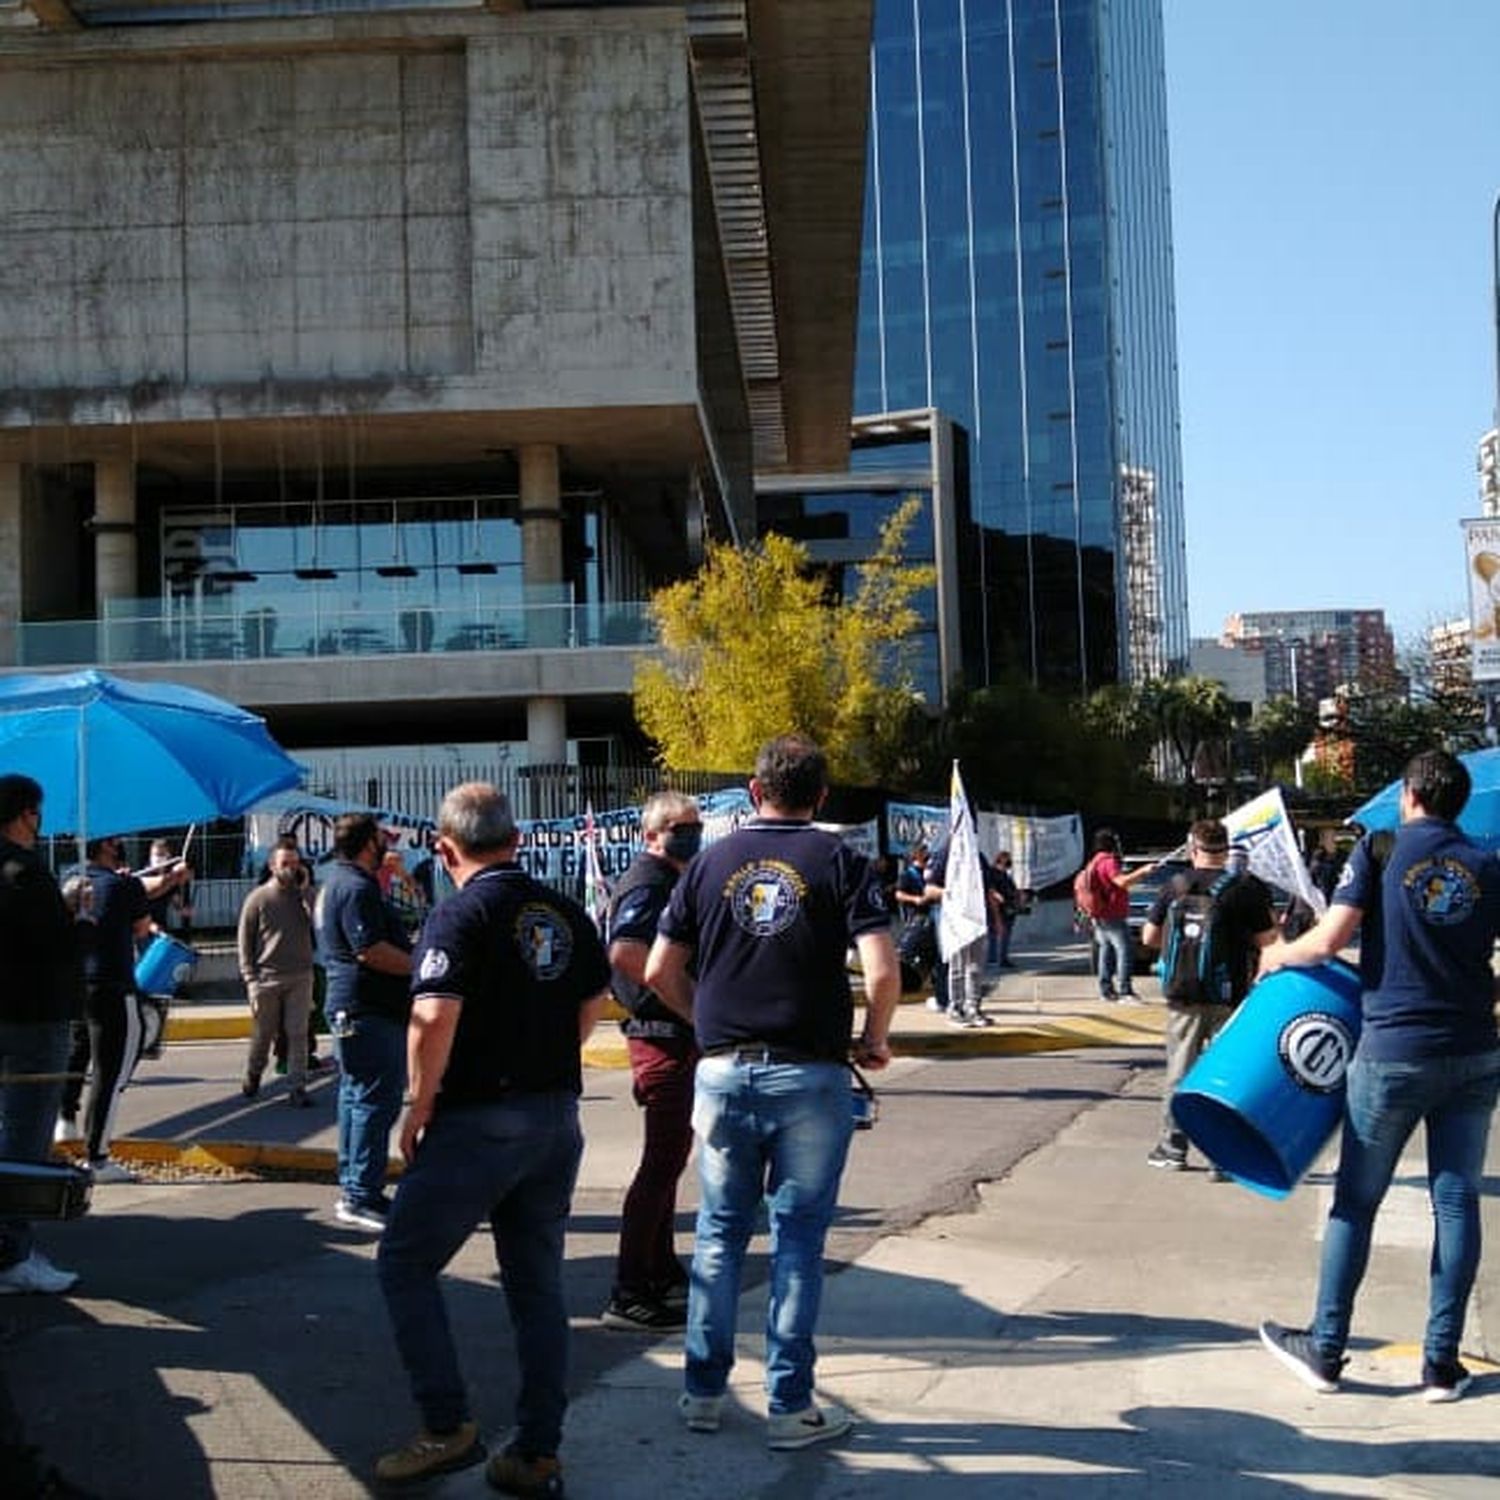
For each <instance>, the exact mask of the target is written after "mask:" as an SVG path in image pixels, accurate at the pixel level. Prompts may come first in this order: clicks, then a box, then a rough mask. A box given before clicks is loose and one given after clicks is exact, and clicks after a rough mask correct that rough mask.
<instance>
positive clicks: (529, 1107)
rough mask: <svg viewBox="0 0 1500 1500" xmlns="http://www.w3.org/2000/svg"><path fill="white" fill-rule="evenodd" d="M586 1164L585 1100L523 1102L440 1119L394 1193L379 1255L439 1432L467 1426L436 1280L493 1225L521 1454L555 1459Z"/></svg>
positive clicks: (408, 1362)
mask: <svg viewBox="0 0 1500 1500" xmlns="http://www.w3.org/2000/svg"><path fill="white" fill-rule="evenodd" d="M582 1154H583V1134H582V1132H581V1131H580V1129H579V1126H578V1099H577V1097H576V1096H575V1095H574V1094H571V1093H547V1094H515V1095H512V1096H511V1097H510V1098H508V1099H505V1100H502V1101H501V1102H499V1103H497V1104H476V1105H469V1106H465V1107H463V1108H459V1109H451V1110H445V1111H443V1112H442V1113H440V1114H438V1115H435V1116H434V1117H433V1120H432V1123H431V1124H430V1125H429V1126H428V1127H427V1130H426V1132H425V1133H424V1134H423V1136H422V1140H421V1143H420V1144H419V1145H418V1147H417V1154H416V1157H415V1159H414V1160H413V1161H412V1164H411V1166H410V1167H408V1168H407V1170H406V1172H405V1173H404V1174H403V1176H402V1178H401V1182H400V1185H399V1186H398V1187H397V1189H396V1201H395V1202H394V1203H393V1204H392V1205H391V1214H390V1220H389V1222H388V1223H387V1225H386V1229H385V1233H384V1235H383V1236H382V1237H381V1240H380V1249H379V1251H378V1253H377V1256H376V1261H377V1267H378V1270H379V1273H380V1289H381V1291H382V1292H384V1293H385V1305H386V1310H387V1311H388V1312H389V1314H390V1318H391V1326H392V1328H393V1329H394V1331H395V1335H396V1346H397V1348H398V1349H399V1350H400V1353H401V1363H402V1364H403V1365H404V1366H405V1367H406V1373H407V1377H408V1378H409V1379H410V1381H411V1388H412V1395H413V1396H414V1397H415V1398H416V1402H417V1405H418V1407H419V1408H420V1409H421V1412H422V1420H423V1422H424V1423H425V1424H426V1427H427V1429H428V1431H429V1432H451V1431H452V1430H453V1428H455V1427H456V1426H458V1424H459V1423H460V1422H466V1421H467V1420H468V1419H469V1404H468V1398H467V1396H466V1395H465V1392H464V1384H463V1377H462V1375H460V1373H459V1369H458V1355H457V1353H456V1351H455V1349H454V1347H453V1334H452V1332H451V1330H450V1328H449V1325H448V1313H447V1309H446V1308H445V1306H444V1304H443V1294H442V1292H441V1290H440V1289H439V1286H438V1277H439V1276H440V1275H441V1274H442V1271H443V1268H444V1267H445V1266H446V1265H447V1264H448V1262H449V1261H450V1260H452V1259H453V1257H454V1255H456V1254H457V1253H458V1250H459V1248H460V1247H461V1246H462V1245H463V1243H464V1241H465V1240H466V1239H468V1237H469V1236H470V1235H471V1234H472V1233H473V1232H474V1226H475V1225H476V1224H477V1223H478V1222H479V1221H480V1220H481V1219H483V1218H488V1219H489V1221H490V1230H491V1232H492V1233H493V1234H494V1237H495V1259H496V1260H497V1261H498V1262H499V1265H500V1277H501V1281H502V1282H503V1284H504V1287H505V1301H506V1306H507V1307H508V1309H509V1311H510V1322H511V1327H512V1328H513V1329H514V1330H515V1340H516V1357H517V1360H518V1361H519V1363H520V1367H521V1389H520V1394H519V1395H518V1396H517V1398H516V1425H517V1427H518V1429H519V1431H518V1433H517V1438H516V1441H517V1444H518V1445H519V1447H520V1448H521V1450H522V1452H523V1453H525V1454H527V1455H528V1456H530V1457H535V1456H537V1455H539V1454H545V1455H551V1454H554V1453H556V1452H557V1448H558V1444H559V1443H560V1442H561V1440H562V1423H563V1413H564V1411H566V1409H567V1405H568V1397H567V1378H568V1310H567V1306H566V1304H565V1303H564V1301H563V1288H562V1268H563V1236H564V1231H565V1229H566V1228H567V1222H568V1210H569V1207H570V1205H571V1203H572V1198H573V1183H574V1181H575V1179H576V1178H577V1176H578V1162H579V1158H580V1157H581V1156H582Z"/></svg>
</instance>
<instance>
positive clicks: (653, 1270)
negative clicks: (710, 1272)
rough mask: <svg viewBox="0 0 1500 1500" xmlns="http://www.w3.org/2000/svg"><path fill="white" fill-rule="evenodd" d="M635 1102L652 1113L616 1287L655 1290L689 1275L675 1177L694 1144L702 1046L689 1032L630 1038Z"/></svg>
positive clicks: (623, 1219) (628, 1201) (625, 1220)
mask: <svg viewBox="0 0 1500 1500" xmlns="http://www.w3.org/2000/svg"><path fill="white" fill-rule="evenodd" d="M626 1046H627V1047H628V1048H629V1049H630V1071H631V1073H632V1074H633V1075H634V1078H635V1102H636V1103H637V1104H639V1105H640V1106H641V1108H642V1109H643V1110H645V1112H646V1140H645V1144H644V1146H643V1147H642V1149H641V1164H640V1166H639V1167H637V1168H636V1173H635V1180H634V1181H633V1182H632V1183H631V1184H630V1190H629V1191H628V1192H627V1193H626V1194H625V1207H624V1209H623V1210H622V1212H621V1215H620V1259H619V1264H618V1265H617V1267H616V1269H615V1288H616V1290H617V1291H620V1292H630V1293H634V1294H636V1295H637V1296H646V1297H651V1296H657V1295H660V1293H661V1292H663V1291H665V1290H666V1289H667V1288H668V1287H671V1286H676V1285H681V1284H684V1283H686V1281H687V1273H686V1271H685V1270H684V1269H683V1266H682V1262H681V1261H679V1260H678V1259H677V1249H676V1244H675V1241H674V1237H673V1230H674V1227H675V1220H676V1218H677V1180H678V1178H680V1177H681V1176H682V1169H683V1168H684V1167H685V1166H686V1165H687V1159H688V1154H689V1152H691V1151H692V1149H693V1070H694V1068H695V1067H696V1066H697V1063H698V1049H697V1047H696V1046H695V1045H694V1044H693V1042H692V1040H691V1039H690V1038H684V1039H682V1040H661V1041H656V1040H649V1041H648V1040H644V1039H641V1038H637V1037H630V1038H628V1039H627V1041H626Z"/></svg>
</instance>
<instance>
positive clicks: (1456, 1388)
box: [1422, 1375, 1474, 1406]
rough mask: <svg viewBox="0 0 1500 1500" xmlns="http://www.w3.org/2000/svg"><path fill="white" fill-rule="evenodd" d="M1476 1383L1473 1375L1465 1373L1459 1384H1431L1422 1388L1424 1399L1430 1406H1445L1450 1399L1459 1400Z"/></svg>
mask: <svg viewBox="0 0 1500 1500" xmlns="http://www.w3.org/2000/svg"><path fill="white" fill-rule="evenodd" d="M1473 1384H1474V1377H1473V1376H1472V1375H1465V1376H1464V1378H1463V1379H1462V1380H1460V1381H1459V1382H1458V1384H1457V1385H1429V1386H1424V1387H1423V1388H1422V1399H1423V1400H1424V1401H1425V1402H1426V1403H1427V1404H1428V1405H1429V1406H1444V1405H1446V1404H1447V1403H1448V1402H1449V1401H1457V1400H1459V1399H1460V1398H1461V1397H1462V1396H1463V1393H1464V1392H1465V1391H1466V1390H1468V1388H1469V1387H1470V1386H1471V1385H1473Z"/></svg>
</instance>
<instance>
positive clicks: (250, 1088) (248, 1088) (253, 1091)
mask: <svg viewBox="0 0 1500 1500" xmlns="http://www.w3.org/2000/svg"><path fill="white" fill-rule="evenodd" d="M240 1093H242V1094H243V1095H244V1096H245V1097H246V1098H247V1099H253V1098H254V1097H255V1096H256V1095H257V1094H258V1093H260V1074H259V1073H246V1074H245V1080H244V1082H243V1083H241V1084H240Z"/></svg>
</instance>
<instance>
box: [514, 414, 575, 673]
mask: <svg viewBox="0 0 1500 1500" xmlns="http://www.w3.org/2000/svg"><path fill="white" fill-rule="evenodd" d="M520 462H521V582H522V584H523V586H524V588H525V593H526V604H527V615H526V644H527V645H528V646H543V647H546V646H553V647H556V646H566V645H567V643H568V626H569V621H568V611H567V610H566V609H565V608H563V607H562V590H561V588H560V585H561V583H562V577H563V532H562V469H561V464H560V462H559V459H558V452H557V447H556V445H555V444H552V443H528V444H527V445H526V446H525V447H524V448H522V449H521V451H520Z"/></svg>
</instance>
